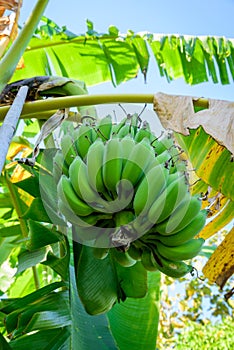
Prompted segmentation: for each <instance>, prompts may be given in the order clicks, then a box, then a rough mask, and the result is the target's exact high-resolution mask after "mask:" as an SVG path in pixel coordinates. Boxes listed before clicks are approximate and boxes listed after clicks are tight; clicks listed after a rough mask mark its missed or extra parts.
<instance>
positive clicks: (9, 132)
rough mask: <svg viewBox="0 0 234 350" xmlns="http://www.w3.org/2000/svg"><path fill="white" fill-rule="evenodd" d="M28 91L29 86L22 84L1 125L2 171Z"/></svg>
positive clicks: (0, 164) (0, 160)
mask: <svg viewBox="0 0 234 350" xmlns="http://www.w3.org/2000/svg"><path fill="white" fill-rule="evenodd" d="M27 93H28V87H27V86H21V88H20V89H19V91H18V93H17V95H16V98H15V99H14V101H13V103H12V105H11V107H10V109H9V111H8V112H7V115H6V117H5V119H4V122H3V124H2V126H1V127H0V140H1V152H0V173H1V172H2V169H3V167H4V164H5V160H6V155H7V152H8V149H9V145H10V143H11V140H12V137H13V136H14V133H15V130H16V127H17V123H18V120H19V117H20V114H21V111H22V108H23V105H24V102H25V100H26V97H27Z"/></svg>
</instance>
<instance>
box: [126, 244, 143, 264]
mask: <svg viewBox="0 0 234 350" xmlns="http://www.w3.org/2000/svg"><path fill="white" fill-rule="evenodd" d="M127 252H128V255H129V256H130V257H131V258H132V259H134V260H136V261H140V260H141V256H142V252H143V249H142V248H141V247H138V246H137V245H135V244H134V242H132V243H131V245H130V247H129V249H128V251H127Z"/></svg>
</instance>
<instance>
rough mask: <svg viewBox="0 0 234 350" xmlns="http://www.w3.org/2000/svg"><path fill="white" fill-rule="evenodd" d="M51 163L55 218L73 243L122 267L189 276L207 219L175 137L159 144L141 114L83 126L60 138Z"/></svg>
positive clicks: (83, 124) (167, 137)
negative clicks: (68, 227) (71, 229)
mask: <svg viewBox="0 0 234 350" xmlns="http://www.w3.org/2000/svg"><path fill="white" fill-rule="evenodd" d="M60 145H61V147H60V148H61V149H59V150H58V151H57V154H56V155H55V157H54V161H53V163H54V164H53V165H54V166H53V176H54V179H55V181H56V183H57V196H58V211H59V212H60V213H61V215H63V216H64V217H65V219H66V220H67V221H68V222H70V223H71V224H72V225H74V226H75V227H76V239H77V240H78V241H79V242H80V243H84V244H87V245H90V246H92V247H93V255H94V258H98V259H105V258H106V256H107V255H108V254H110V255H111V257H112V258H113V259H114V261H116V262H117V263H119V264H120V265H121V266H124V267H129V266H132V265H134V264H135V263H136V262H139V261H141V263H142V265H143V266H144V267H145V269H146V270H148V271H154V270H160V271H161V272H163V273H165V274H167V275H168V276H171V277H175V278H179V277H181V276H184V275H185V274H186V273H188V272H191V271H192V269H193V268H192V266H191V265H189V264H187V263H186V262H184V260H185V261H186V260H190V259H192V258H193V257H194V256H196V255H197V254H198V253H199V251H200V250H201V248H202V245H203V243H204V240H203V239H200V238H199V239H196V238H195V236H196V235H197V234H198V233H199V232H200V230H201V229H202V228H203V227H204V225H205V221H206V216H207V212H206V210H201V200H200V199H199V197H197V196H192V195H191V194H190V191H189V185H188V176H187V174H186V165H185V163H184V162H183V161H182V160H181V159H180V150H179V149H177V147H176V146H175V144H174V141H173V139H172V137H170V136H166V137H164V138H161V139H158V138H156V136H155V135H154V133H153V132H152V131H151V129H150V126H149V123H147V122H143V123H142V125H141V123H140V122H139V117H138V115H137V114H133V115H132V116H130V115H128V116H127V117H126V118H124V119H123V120H122V121H121V122H120V123H118V124H117V123H113V121H112V118H111V116H109V115H108V116H106V117H104V118H103V119H101V120H100V121H97V122H93V120H92V122H91V123H88V122H87V121H86V122H83V123H82V124H81V125H79V127H78V128H77V129H76V130H74V132H73V133H71V134H65V135H64V136H63V137H62V139H61V144H60Z"/></svg>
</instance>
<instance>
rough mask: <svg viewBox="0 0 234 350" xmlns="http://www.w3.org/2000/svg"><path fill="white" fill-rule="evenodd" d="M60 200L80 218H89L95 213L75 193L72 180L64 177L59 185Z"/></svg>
mask: <svg viewBox="0 0 234 350" xmlns="http://www.w3.org/2000/svg"><path fill="white" fill-rule="evenodd" d="M57 191H58V199H60V200H61V201H63V202H64V204H65V205H66V206H68V208H71V210H73V211H74V213H75V214H77V215H79V216H87V215H89V214H91V213H92V212H93V208H91V207H90V206H89V205H87V204H86V203H84V202H83V201H82V200H81V199H80V198H79V197H78V196H77V195H76V193H75V191H74V189H73V187H72V184H71V182H70V180H69V179H68V178H67V177H66V176H65V175H62V176H61V178H60V180H59V183H58V185H57Z"/></svg>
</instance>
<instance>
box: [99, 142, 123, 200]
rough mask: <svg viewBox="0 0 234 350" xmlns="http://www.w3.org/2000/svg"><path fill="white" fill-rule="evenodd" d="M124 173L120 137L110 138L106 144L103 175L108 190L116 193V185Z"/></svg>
mask: <svg viewBox="0 0 234 350" xmlns="http://www.w3.org/2000/svg"><path fill="white" fill-rule="evenodd" d="M121 173H122V144H121V142H120V141H119V139H117V138H116V139H115V138H114V139H110V140H108V141H107V142H106V144H105V149H104V155H103V168H102V177H103V182H104V184H105V187H106V188H107V190H109V191H111V193H112V194H114V195H115V193H116V185H117V184H118V182H119V180H120V179H121Z"/></svg>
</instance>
